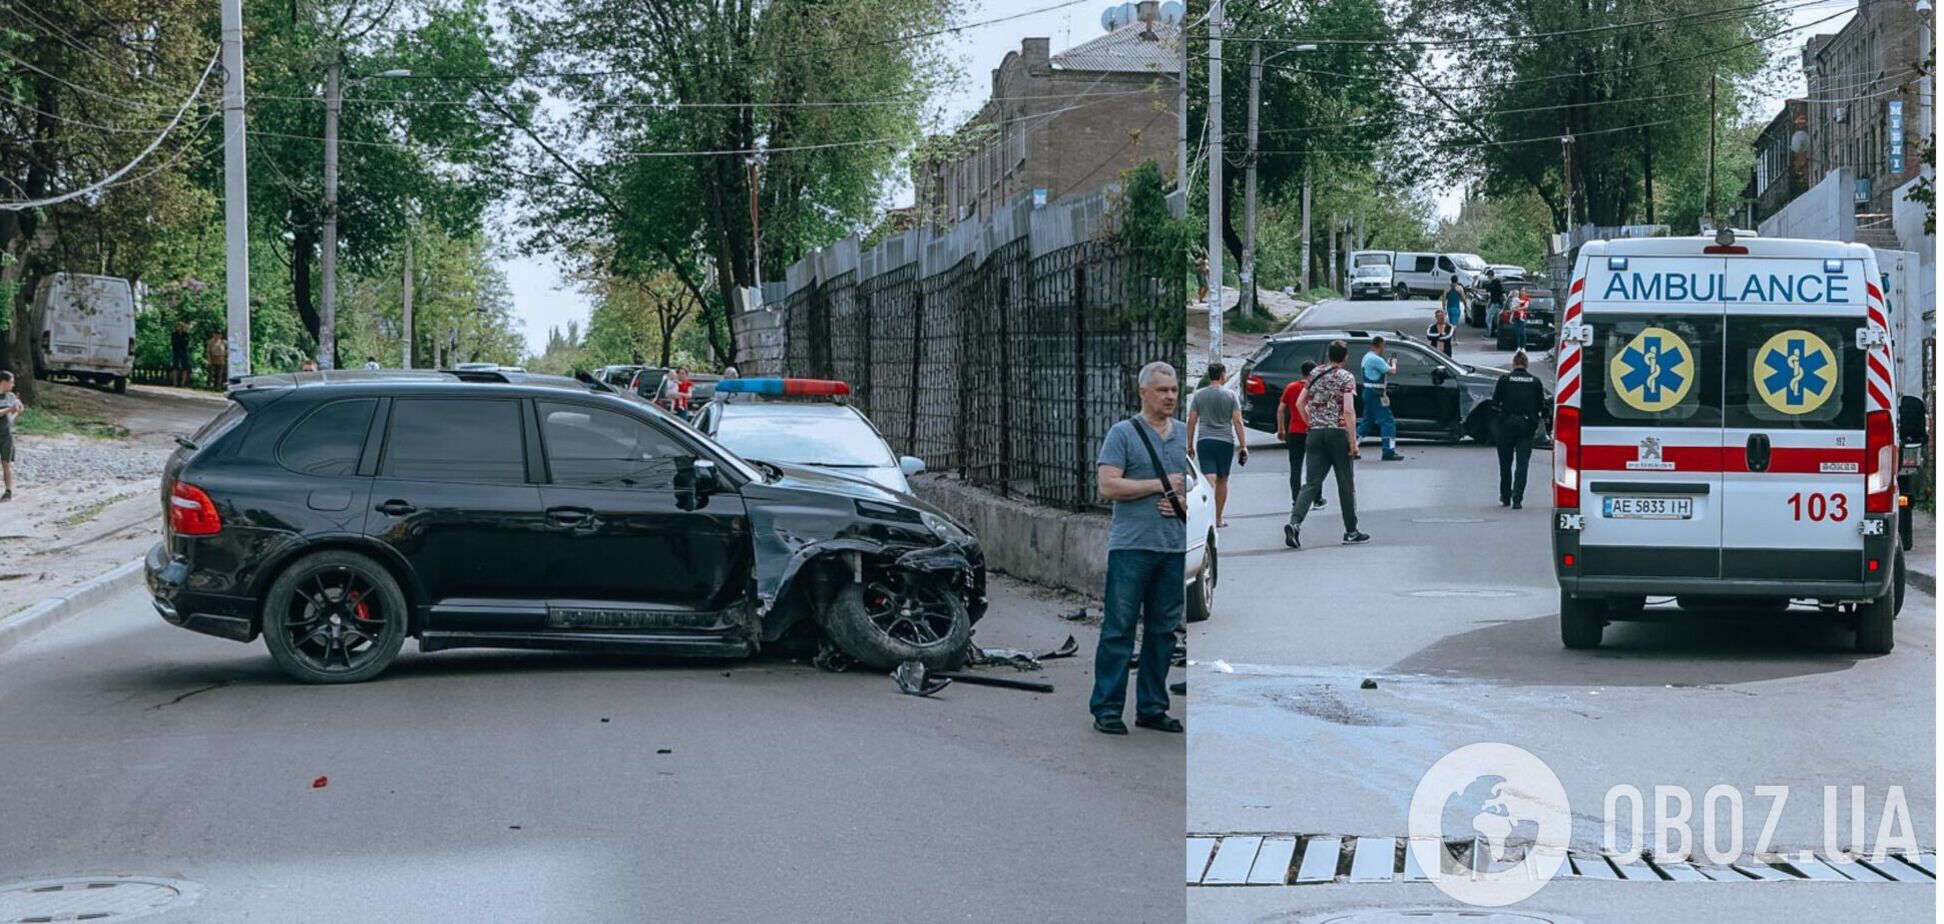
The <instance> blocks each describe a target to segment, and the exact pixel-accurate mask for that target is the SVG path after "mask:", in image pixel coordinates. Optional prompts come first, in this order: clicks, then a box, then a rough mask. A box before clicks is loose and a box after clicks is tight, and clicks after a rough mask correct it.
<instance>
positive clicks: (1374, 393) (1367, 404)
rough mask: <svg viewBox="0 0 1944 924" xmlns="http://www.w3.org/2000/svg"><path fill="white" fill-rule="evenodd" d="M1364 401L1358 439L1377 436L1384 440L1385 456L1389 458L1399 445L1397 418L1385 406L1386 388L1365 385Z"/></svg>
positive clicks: (1358, 425) (1358, 422)
mask: <svg viewBox="0 0 1944 924" xmlns="http://www.w3.org/2000/svg"><path fill="white" fill-rule="evenodd" d="M1363 399H1364V412H1363V419H1362V420H1359V421H1357V438H1358V439H1363V438H1364V437H1366V436H1370V435H1372V434H1375V435H1377V436H1379V437H1382V438H1383V441H1384V455H1387V456H1388V455H1391V454H1393V453H1395V452H1396V451H1397V450H1396V448H1395V446H1396V443H1397V418H1396V417H1393V416H1391V409H1390V407H1389V406H1387V405H1385V404H1384V387H1383V386H1382V385H1365V386H1364V392H1363Z"/></svg>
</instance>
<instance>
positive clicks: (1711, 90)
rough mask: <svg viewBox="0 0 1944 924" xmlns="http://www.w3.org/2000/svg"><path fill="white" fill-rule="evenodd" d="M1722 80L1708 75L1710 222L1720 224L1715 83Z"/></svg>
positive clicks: (1717, 116)
mask: <svg viewBox="0 0 1944 924" xmlns="http://www.w3.org/2000/svg"><path fill="white" fill-rule="evenodd" d="M1719 82H1720V81H1719V80H1717V79H1716V78H1715V75H1713V74H1709V75H1708V224H1709V225H1710V226H1719V225H1720V224H1721V219H1720V216H1718V215H1717V214H1715V126H1716V125H1717V124H1718V123H1719V122H1720V114H1719V113H1718V112H1716V111H1715V84H1717V83H1719Z"/></svg>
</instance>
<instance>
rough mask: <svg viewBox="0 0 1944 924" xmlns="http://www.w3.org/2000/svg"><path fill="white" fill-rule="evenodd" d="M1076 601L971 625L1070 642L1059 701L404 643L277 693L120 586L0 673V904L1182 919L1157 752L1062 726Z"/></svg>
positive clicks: (217, 643) (554, 916) (510, 916)
mask: <svg viewBox="0 0 1944 924" xmlns="http://www.w3.org/2000/svg"><path fill="white" fill-rule="evenodd" d="M1073 605H1074V601H1069V600H1064V599H1060V598H1055V597H1051V596H1047V595H1044V594H1041V593H1039V592H1036V591H1031V590H1028V589H1027V588H1026V587H1024V586H1023V585H1019V584H1016V583H1012V582H1009V581H1006V580H1004V579H995V581H994V586H993V607H992V612H991V614H990V615H989V616H988V617H987V619H986V621H985V622H983V623H982V624H981V626H980V630H979V633H978V640H979V641H980V643H981V644H984V645H987V646H1012V647H1026V648H1034V649H1040V650H1044V649H1046V648H1050V647H1053V646H1055V645H1057V644H1058V643H1059V642H1060V641H1062V640H1063V639H1065V637H1066V636H1067V635H1068V634H1069V633H1072V634H1075V635H1077V636H1079V639H1080V643H1081V648H1082V657H1079V658H1074V659H1068V660H1060V661H1049V662H1046V670H1045V672H1044V674H1043V675H1042V676H1041V678H1040V679H1045V680H1050V681H1052V682H1053V683H1054V684H1055V685H1056V687H1057V688H1058V692H1057V693H1056V694H1052V695H1039V694H1033V693H1025V692H1016V691H1010V690H1003V689H995V688H981V687H973V686H968V685H964V684H957V685H954V686H952V687H951V688H949V689H947V690H945V691H944V692H942V693H940V694H939V695H937V696H935V697H933V698H931V699H919V698H915V697H910V696H904V695H901V694H900V693H899V692H898V691H897V688H896V687H895V685H894V684H893V682H892V681H891V680H890V679H889V678H888V677H884V676H877V675H871V674H867V673H847V674H827V673H823V672H820V671H818V670H816V669H814V668H811V667H809V666H807V665H803V664H795V663H791V662H789V661H785V660H777V659H770V660H756V661H725V662H716V661H708V662H695V661H661V660H644V659H639V658H622V657H601V656H589V655H576V654H544V653H519V652H466V651H460V652H441V653H438V654H433V655H419V654H416V653H415V651H413V650H412V646H409V645H408V646H407V648H408V653H407V654H406V655H405V656H404V657H403V659H402V660H401V661H400V663H399V664H398V666H397V667H396V668H395V669H394V670H393V671H391V672H390V673H388V674H387V675H385V676H384V677H381V678H380V679H379V680H377V681H375V682H372V683H368V684H363V685H357V686H342V687H304V686H299V685H295V684H292V683H289V682H286V681H285V680H284V679H283V678H282V675H281V674H280V673H279V672H278V671H277V669H276V668H275V666H274V665H273V664H272V662H271V660H270V658H269V656H268V655H267V654H266V653H265V652H264V650H263V648H262V646H261V644H256V645H250V646H244V645H240V644H237V643H234V642H229V641H223V640H219V639H213V638H207V637H203V636H199V635H195V634H192V633H189V632H186V631H183V630H180V629H177V628H174V627H171V626H169V625H167V624H165V623H163V622H162V621H161V620H160V619H159V618H158V617H156V616H155V615H154V614H153V612H152V611H151V610H150V608H149V606H148V602H147V600H146V598H145V596H144V594H142V593H141V592H139V591H131V592H128V593H125V594H122V595H120V596H118V597H116V598H114V599H112V600H110V601H108V602H107V603H105V604H104V605H102V606H100V607H98V608H96V609H95V610H93V611H91V612H88V613H85V614H81V615H79V616H77V617H75V618H74V619H73V620H72V621H71V622H68V623H66V624H64V625H62V626H60V627H58V628H56V629H54V630H51V631H49V632H47V633H45V634H43V635H41V636H39V637H37V638H35V639H33V640H31V641H29V642H27V643H26V644H24V645H22V646H20V647H19V648H16V649H14V650H13V651H10V652H8V653H7V654H6V655H5V656H4V657H3V658H0V740H3V741H5V742H7V744H6V746H5V747H4V748H0V831H4V832H5V836H4V837H0V870H4V873H0V889H4V887H5V885H6V884H7V883H10V882H19V881H24V880H34V879H41V878H51V877H60V876H69V875H78V874H91V875H105V874H122V875H148V876H161V877H167V878H173V879H180V880H187V881H189V882H192V883H195V884H198V885H200V886H201V890H202V891H201V894H200V896H199V897H198V898H197V899H196V900H195V901H194V904H193V905H188V906H181V905H178V906H177V908H178V910H176V911H175V912H173V913H169V914H166V915H164V916H162V917H158V918H153V920H158V921H185V922H186V921H194V922H198V924H201V922H229V921H277V922H336V921H376V920H383V921H414V922H415V921H540V920H549V921H559V920H572V921H578V922H598V921H617V922H619V921H627V922H638V921H649V920H661V921H769V920H792V921H844V922H851V921H892V920H906V921H909V920H921V919H922V920H961V921H998V920H1005V921H1024V920H1062V921H1116V922H1119V921H1155V922H1174V921H1179V920H1181V919H1182V917H1183V915H1184V913H1185V912H1184V908H1183V901H1184V899H1183V897H1182V893H1181V892H1180V891H1179V889H1178V888H1177V886H1176V885H1175V883H1176V881H1177V880H1176V879H1175V878H1174V877H1175V875H1176V870H1178V869H1179V868H1180V863H1181V855H1180V852H1179V847H1178V843H1179V842H1178V840H1177V838H1179V837H1180V834H1181V817H1182V795H1181V794H1182V791H1183V787H1184V780H1183V776H1184V763H1185V755H1184V746H1183V739H1182V737H1181V736H1178V735H1165V734H1160V733H1154V732H1140V731H1136V733H1135V734H1133V735H1131V736H1129V737H1126V738H1109V737H1106V736H1103V735H1100V734H1098V733H1095V732H1093V731H1092V730H1091V729H1090V728H1089V727H1088V717H1087V711H1086V706H1085V701H1086V696H1087V689H1088V685H1089V684H1090V683H1091V680H1092V677H1091V657H1090V655H1091V652H1092V645H1093V638H1094V631H1093V630H1092V629H1091V628H1090V627H1087V626H1085V625H1081V624H1076V623H1069V622H1066V621H1064V620H1062V619H1060V618H1059V616H1058V613H1059V612H1061V611H1063V610H1066V609H1068V608H1070V607H1071V606H1073ZM1095 612H1098V609H1097V607H1096V608H1095ZM1007 673H1010V671H1008V672H1007ZM1026 676H1032V675H1026ZM1184 711H1185V710H1183V709H1182V708H1181V707H1180V705H1179V704H1178V706H1177V713H1178V714H1181V713H1182V712H1184ZM320 782H321V784H320Z"/></svg>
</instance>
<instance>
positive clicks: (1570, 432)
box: [1553, 407, 1580, 510]
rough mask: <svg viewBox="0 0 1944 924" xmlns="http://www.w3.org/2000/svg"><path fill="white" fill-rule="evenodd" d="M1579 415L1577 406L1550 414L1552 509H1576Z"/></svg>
mask: <svg viewBox="0 0 1944 924" xmlns="http://www.w3.org/2000/svg"><path fill="white" fill-rule="evenodd" d="M1579 418H1580V413H1579V408H1576V407H1562V408H1559V409H1557V410H1556V411H1554V412H1553V506H1554V507H1560V508H1564V509H1569V510H1578V509H1579V505H1580V498H1579V459H1580V456H1579V452H1580V419H1579Z"/></svg>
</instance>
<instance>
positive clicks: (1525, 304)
mask: <svg viewBox="0 0 1944 924" xmlns="http://www.w3.org/2000/svg"><path fill="white" fill-rule="evenodd" d="M1531 310H1532V293H1530V292H1527V291H1526V290H1524V289H1520V290H1519V291H1517V292H1514V293H1513V294H1512V300H1511V311H1510V312H1508V313H1509V314H1510V315H1511V316H1512V349H1515V350H1524V349H1525V345H1526V342H1525V338H1526V318H1527V317H1528V316H1529V315H1530V314H1531Z"/></svg>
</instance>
